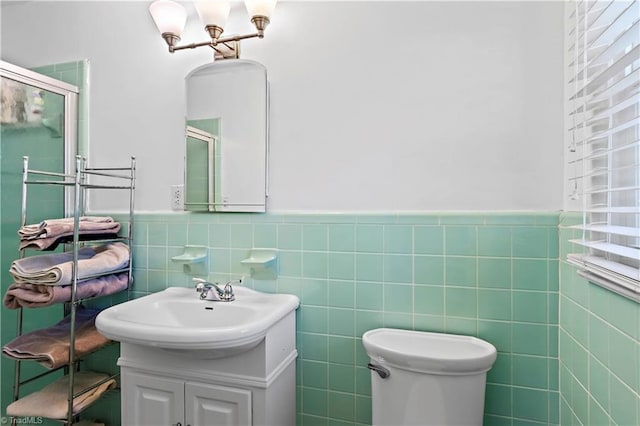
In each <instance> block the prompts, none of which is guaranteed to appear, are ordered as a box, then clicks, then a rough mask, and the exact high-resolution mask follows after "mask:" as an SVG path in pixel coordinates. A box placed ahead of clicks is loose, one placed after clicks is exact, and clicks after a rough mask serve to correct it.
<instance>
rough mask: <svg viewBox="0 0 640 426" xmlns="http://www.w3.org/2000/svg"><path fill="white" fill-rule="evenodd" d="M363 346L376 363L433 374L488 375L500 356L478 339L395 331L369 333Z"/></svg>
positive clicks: (391, 329)
mask: <svg viewBox="0 0 640 426" xmlns="http://www.w3.org/2000/svg"><path fill="white" fill-rule="evenodd" d="M362 344H363V346H364V348H365V350H366V351H367V354H368V355H369V357H370V358H371V359H372V361H374V362H379V363H383V364H385V363H386V364H389V365H392V366H395V367H398V368H402V369H406V370H411V371H418V372H424V373H431V374H450V375H469V374H478V373H482V372H486V371H487V370H489V369H490V368H491V366H492V365H493V363H494V362H495V360H496V356H497V351H496V348H495V347H494V346H493V345H492V344H491V343H488V342H485V341H484V340H482V339H478V338H477V337H472V336H462V335H456V334H444V333H432V332H425V331H413V330H401V329H393V328H377V329H374V330H369V331H367V332H366V333H364V335H363V336H362Z"/></svg>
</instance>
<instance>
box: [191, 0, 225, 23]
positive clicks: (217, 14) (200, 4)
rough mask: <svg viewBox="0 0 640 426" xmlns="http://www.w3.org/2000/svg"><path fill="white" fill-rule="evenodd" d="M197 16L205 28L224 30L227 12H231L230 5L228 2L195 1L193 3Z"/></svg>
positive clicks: (212, 0) (214, 0)
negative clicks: (211, 27)
mask: <svg viewBox="0 0 640 426" xmlns="http://www.w3.org/2000/svg"><path fill="white" fill-rule="evenodd" d="M194 5H195V7H196V11H197V12H198V16H199V17H200V20H201V21H202V24H203V25H204V26H205V27H206V26H208V25H215V26H218V27H220V28H224V26H225V25H226V24H227V19H228V18H229V10H231V3H230V2H228V1H216V0H208V1H196V2H194Z"/></svg>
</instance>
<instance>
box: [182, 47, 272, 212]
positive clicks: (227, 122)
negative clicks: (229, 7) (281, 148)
mask: <svg viewBox="0 0 640 426" xmlns="http://www.w3.org/2000/svg"><path fill="white" fill-rule="evenodd" d="M186 89H187V117H186V125H187V132H186V136H187V137H186V150H185V152H186V155H185V195H186V196H185V210H190V211H205V212H206V211H211V212H213V211H215V212H264V211H265V210H266V187H267V153H268V93H267V74H266V69H265V68H264V66H263V65H261V64H259V63H257V62H253V61H246V60H241V59H237V60H227V61H218V62H214V63H211V64H206V65H203V66H201V67H199V68H197V69H195V70H194V71H192V72H191V73H190V74H189V75H188V76H187V79H186Z"/></svg>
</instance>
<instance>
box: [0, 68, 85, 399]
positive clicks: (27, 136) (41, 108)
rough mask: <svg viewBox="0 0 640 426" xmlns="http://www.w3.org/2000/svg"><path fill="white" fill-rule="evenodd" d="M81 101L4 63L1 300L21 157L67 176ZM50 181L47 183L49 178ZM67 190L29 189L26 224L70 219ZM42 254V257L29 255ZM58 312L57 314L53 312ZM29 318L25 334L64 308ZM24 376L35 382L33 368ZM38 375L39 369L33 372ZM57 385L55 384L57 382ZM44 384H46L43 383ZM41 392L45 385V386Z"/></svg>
mask: <svg viewBox="0 0 640 426" xmlns="http://www.w3.org/2000/svg"><path fill="white" fill-rule="evenodd" d="M77 95H78V89H77V88H76V87H75V86H72V85H69V84H67V83H64V82H61V81H58V80H55V79H52V78H50V77H47V76H44V75H40V74H37V73H34V72H32V71H29V70H25V69H22V68H20V67H16V66H13V65H11V64H8V63H6V62H2V61H0V284H1V286H0V289H1V291H2V296H3V297H4V294H5V292H6V290H7V288H8V287H9V285H11V283H12V282H13V280H12V278H11V276H10V274H9V272H8V270H9V267H10V266H11V262H12V261H13V260H15V259H16V258H17V257H18V243H19V238H18V234H17V230H18V229H19V227H20V225H21V215H22V212H21V204H22V203H21V198H22V165H23V161H22V157H24V156H29V168H32V169H37V170H47V171H55V172H60V173H63V172H68V171H69V170H70V168H69V165H70V164H72V159H73V156H74V155H75V152H76V141H75V138H76V134H77V129H76V126H77V117H76V116H77ZM45 178H46V177H45ZM63 191H64V188H62V187H60V186H49V185H32V186H31V187H30V188H29V194H28V195H29V211H30V212H35V213H36V214H37V217H35V216H34V217H27V218H26V220H27V223H37V222H39V221H41V220H43V219H45V218H55V217H64V216H65V210H66V209H65V205H66V204H67V203H66V202H65V198H66V197H65V196H66V194H64V192H63ZM33 254H39V253H37V252H33V253H28V254H27V255H33ZM53 310H55V312H53ZM35 311H37V312H33V313H32V314H30V315H27V316H25V317H24V322H23V330H24V331H25V332H26V331H30V330H32V329H35V328H41V327H42V324H46V323H50V322H51V318H60V314H61V312H60V309H59V307H50V308H42V309H38V310H35ZM0 312H1V314H2V315H1V321H0V323H1V334H0V335H1V337H2V339H1V340H2V341H1V342H0V343H1V344H2V345H4V344H5V343H7V342H8V341H9V340H11V339H12V338H13V337H15V334H16V324H17V322H16V321H17V317H16V313H15V311H11V310H8V309H5V308H3V309H0ZM0 362H1V363H2V367H1V368H2V373H3V374H2V376H3V380H2V383H1V386H2V389H1V392H0V394H1V395H2V408H3V409H4V407H6V406H7V405H8V404H9V403H10V402H11V401H12V400H13V398H12V396H13V390H12V385H13V377H10V376H13V374H11V373H12V370H13V362H8V361H7V360H5V359H2V360H0ZM26 367H27V368H25V370H24V371H25V372H27V373H28V375H29V376H31V374H29V373H31V371H29V370H30V369H31V366H29V365H27V366H26ZM33 369H34V371H33V372H34V373H35V372H37V367H36V366H35V365H34V366H33ZM52 379H53V378H52ZM41 383H42V382H41ZM40 386H41V384H40Z"/></svg>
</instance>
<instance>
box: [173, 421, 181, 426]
mask: <svg viewBox="0 0 640 426" xmlns="http://www.w3.org/2000/svg"><path fill="white" fill-rule="evenodd" d="M171 426H182V423H180V422H178V423H174V424H172V425H171Z"/></svg>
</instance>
